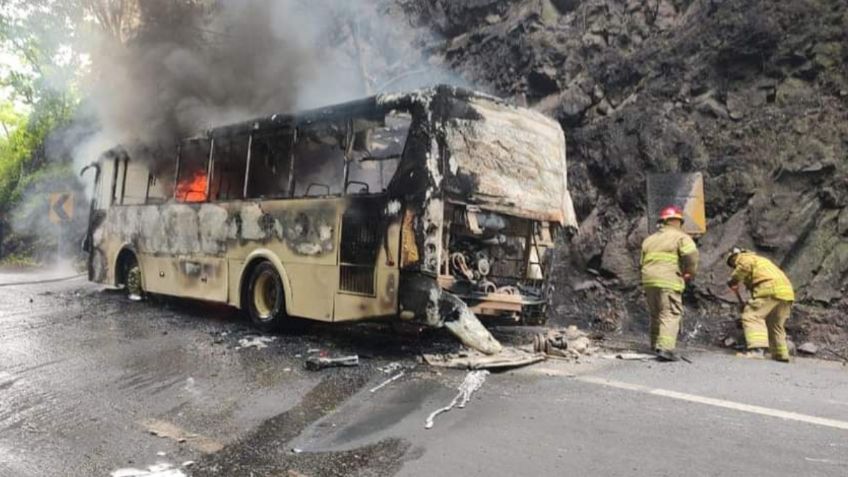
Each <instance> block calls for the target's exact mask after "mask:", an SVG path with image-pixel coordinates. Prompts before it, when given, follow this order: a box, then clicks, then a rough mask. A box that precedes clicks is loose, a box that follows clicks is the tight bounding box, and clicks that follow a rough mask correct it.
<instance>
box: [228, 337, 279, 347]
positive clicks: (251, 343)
mask: <svg viewBox="0 0 848 477" xmlns="http://www.w3.org/2000/svg"><path fill="white" fill-rule="evenodd" d="M276 339H277V338H276V337H274V336H248V337H247V338H242V339H240V340H239V345H238V346H237V347H236V349H246V348H256V349H265V348H267V347H268V343H273V342H274V341H276Z"/></svg>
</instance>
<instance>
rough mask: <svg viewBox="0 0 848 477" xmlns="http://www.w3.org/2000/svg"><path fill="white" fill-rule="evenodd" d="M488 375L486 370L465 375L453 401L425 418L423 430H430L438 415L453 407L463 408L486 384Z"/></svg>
mask: <svg viewBox="0 0 848 477" xmlns="http://www.w3.org/2000/svg"><path fill="white" fill-rule="evenodd" d="M488 375H489V372H488V371H486V370H482V371H470V372H469V373H468V374H467V375H465V379H464V380H462V384H460V385H459V388H458V389H459V393H458V394H457V395H456V397H455V398H453V401H451V403H450V404H448V405H447V406H445V407H443V408H441V409H436V410H435V411H433V412H432V413H431V414H430V415H429V416H427V420H426V421H425V422H424V429H431V428H432V427H433V424H435V423H434V422H433V421H434V420H435V419H436V416H438V415H439V414H441V413H443V412H448V411H450V410H451V409H453V408H454V407H459V408H460V409H462V408H464V407H465V405H466V404H468V401H470V400H471V395H472V394H474V392H475V391H477V390H478V389H480V388H481V387H483V383H484V382H486V376H488Z"/></svg>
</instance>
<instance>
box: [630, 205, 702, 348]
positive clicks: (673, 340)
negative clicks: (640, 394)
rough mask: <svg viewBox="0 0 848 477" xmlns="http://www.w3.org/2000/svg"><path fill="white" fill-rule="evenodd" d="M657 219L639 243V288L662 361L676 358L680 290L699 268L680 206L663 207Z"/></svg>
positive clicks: (681, 300)
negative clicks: (651, 231) (657, 224)
mask: <svg viewBox="0 0 848 477" xmlns="http://www.w3.org/2000/svg"><path fill="white" fill-rule="evenodd" d="M659 222H660V228H659V230H658V231H657V232H655V233H654V234H653V235H651V236H649V237H648V238H646V239H645V240H644V241H643V242H642V258H641V262H640V263H641V269H642V288H643V289H644V290H645V299H646V301H647V304H648V312H649V313H650V315H651V349H653V350H654V352H656V354H657V357H659V358H660V359H661V360H663V361H677V360H678V359H679V357H678V356H677V354H675V353H674V349H675V347H676V346H677V334H678V332H679V331H680V319H681V318H682V316H683V290H684V288H686V283H687V282H689V281H691V280H692V278H693V277H694V276H695V273H696V272H697V270H698V248H697V247H696V246H695V242H694V241H693V240H692V238H691V237H690V236H689V235H688V234H686V232H684V231H683V211H681V210H680V208H678V207H675V206H668V207H666V208H664V209H662V210H661V211H660V216H659Z"/></svg>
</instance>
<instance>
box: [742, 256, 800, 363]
mask: <svg viewBox="0 0 848 477" xmlns="http://www.w3.org/2000/svg"><path fill="white" fill-rule="evenodd" d="M727 265H728V266H729V267H731V268H733V274H732V275H731V276H730V280H729V281H728V282H727V285H728V286H729V287H730V288H731V289H733V290H734V291H738V290H739V284H740V283H741V284H744V285H745V288H747V289H748V293H750V295H751V299H750V300H748V303H747V304H745V309H744V310H742V328H743V330H744V331H745V343H746V345H747V348H748V350H747V352H745V353H740V356H743V357H746V358H763V357H765V349H766V348H768V349H769V351H770V352H771V357H772V358H773V359H776V360H778V361H783V362H789V348H788V347H787V346H786V329H785V328H784V326H785V324H786V320H787V319H789V314H790V311H791V310H792V302H794V301H795V291H794V290H793V289H792V283H791V282H790V281H789V278H787V277H786V274H784V273H783V271H782V270H781V269H780V268H778V266H777V265H775V264H774V263H772V261H771V260H769V259H767V258H765V257H761V256H759V255H757V254H755V253H754V252H751V251H749V250H743V249H740V248H734V249H733V250H731V251H730V253H728V255H727Z"/></svg>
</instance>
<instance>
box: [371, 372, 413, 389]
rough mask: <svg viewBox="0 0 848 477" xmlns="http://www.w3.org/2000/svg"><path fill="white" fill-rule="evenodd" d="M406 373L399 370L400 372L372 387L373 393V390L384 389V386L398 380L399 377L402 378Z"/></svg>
mask: <svg viewBox="0 0 848 477" xmlns="http://www.w3.org/2000/svg"><path fill="white" fill-rule="evenodd" d="M404 374H406V372H404V371H401V372H399V373H398V374H396V375H394V376H392V377H391V378H389V379H387V380H385V381H383V382H382V383H380V384H378V385H377V386H374V387H373V388H371V392H372V393H373V392H377V391H379V390H380V389H383V388H384V387H386V386H388V385H389V384H391V383H393V382H395V381H397V380H398V379H400V378H402V377H403V375H404Z"/></svg>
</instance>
